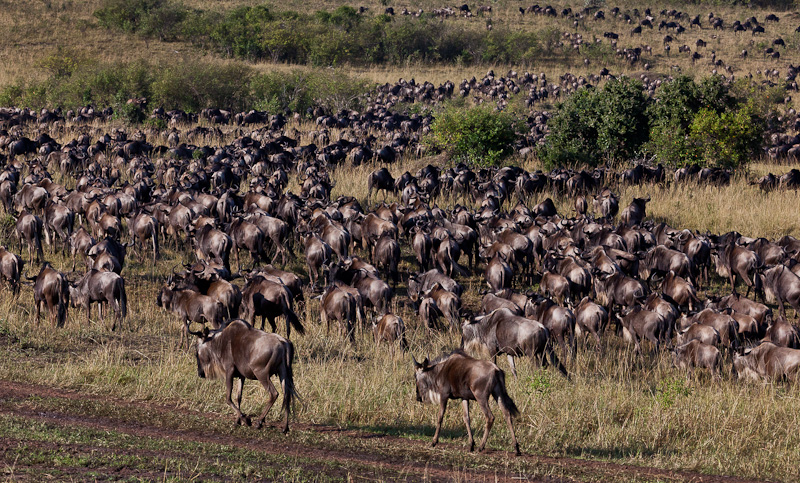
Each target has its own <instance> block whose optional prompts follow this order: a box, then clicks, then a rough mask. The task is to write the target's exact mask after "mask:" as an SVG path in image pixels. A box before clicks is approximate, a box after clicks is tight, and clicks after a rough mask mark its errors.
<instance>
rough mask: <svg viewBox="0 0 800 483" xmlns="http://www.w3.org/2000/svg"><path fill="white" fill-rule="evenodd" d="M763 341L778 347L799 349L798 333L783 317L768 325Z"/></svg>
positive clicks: (799, 335)
mask: <svg viewBox="0 0 800 483" xmlns="http://www.w3.org/2000/svg"><path fill="white" fill-rule="evenodd" d="M764 340H765V341H769V342H772V343H773V344H775V345H777V346H779V347H789V348H792V349H800V333H798V331H797V328H795V326H793V325H792V324H790V323H789V322H788V321H787V320H786V319H785V318H784V317H778V318H776V319H775V320H774V321H773V322H772V323H771V324H770V326H769V327H768V328H767V332H766V334H765V335H764Z"/></svg>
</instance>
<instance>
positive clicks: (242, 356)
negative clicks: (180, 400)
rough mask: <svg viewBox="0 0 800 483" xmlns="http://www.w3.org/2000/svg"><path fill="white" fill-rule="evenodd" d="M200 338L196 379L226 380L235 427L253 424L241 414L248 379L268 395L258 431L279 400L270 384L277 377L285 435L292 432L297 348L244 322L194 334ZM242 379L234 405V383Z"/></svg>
mask: <svg viewBox="0 0 800 483" xmlns="http://www.w3.org/2000/svg"><path fill="white" fill-rule="evenodd" d="M191 333H192V334H193V335H196V336H197V337H198V342H197V352H196V357H197V375H198V376H200V377H201V378H203V379H205V378H209V379H216V378H224V379H225V389H226V392H227V395H226V399H225V401H226V402H227V403H228V406H230V407H232V408H233V410H234V412H235V413H236V424H245V425H247V426H250V424H251V420H250V417H248V416H247V415H246V414H243V413H242V410H241V406H242V391H243V389H244V380H245V379H254V380H258V382H260V383H261V385H262V386H264V389H266V390H267V392H268V393H269V401H267V406H266V408H265V409H264V412H263V413H261V415H260V416H259V417H258V420H257V421H256V428H257V429H259V428H261V426H262V425H263V424H264V420H265V419H266V418H267V413H268V412H269V410H270V409H271V408H272V405H273V404H275V400H277V399H278V390H277V389H275V386H274V385H273V384H272V381H270V377H272V376H274V375H277V376H278V379H279V380H280V382H281V385H282V386H283V387H282V389H283V406H282V410H283V412H284V415H285V416H284V422H283V432H284V433H287V432H289V413H290V412H291V407H292V401H293V400H294V398H295V397H297V391H296V390H295V388H294V376H293V374H292V363H293V362H294V345H293V344H292V342H291V341H289V340H287V339H284V338H283V337H281V336H279V335H278V334H274V333H267V332H264V331H260V330H257V329H255V328H254V327H253V326H251V325H250V324H248V323H247V322H245V321H243V320H239V319H237V320H233V321H231V322H230V323H229V324H228V325H227V326H225V327H224V328H222V329H219V330H214V331H208V330H207V329H206V330H204V331H203V332H191ZM234 379H239V395H238V397H237V400H236V404H234V403H233V400H232V393H233V380H234Z"/></svg>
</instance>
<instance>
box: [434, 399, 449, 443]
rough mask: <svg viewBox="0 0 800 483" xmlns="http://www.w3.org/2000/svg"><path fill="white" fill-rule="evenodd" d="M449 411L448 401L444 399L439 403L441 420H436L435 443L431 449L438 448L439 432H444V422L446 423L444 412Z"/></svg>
mask: <svg viewBox="0 0 800 483" xmlns="http://www.w3.org/2000/svg"><path fill="white" fill-rule="evenodd" d="M445 411H447V399H446V398H442V400H441V401H440V402H439V418H438V419H437V420H436V432H435V433H433V442H432V443H431V447H434V446H436V443H438V442H439V432H440V431H441V430H442V421H444V412H445Z"/></svg>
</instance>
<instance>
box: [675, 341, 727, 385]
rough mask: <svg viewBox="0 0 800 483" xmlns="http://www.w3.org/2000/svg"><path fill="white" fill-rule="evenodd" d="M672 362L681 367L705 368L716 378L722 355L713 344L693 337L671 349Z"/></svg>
mask: <svg viewBox="0 0 800 483" xmlns="http://www.w3.org/2000/svg"><path fill="white" fill-rule="evenodd" d="M672 362H673V364H675V365H676V366H677V367H679V368H681V369H690V368H695V367H701V368H706V369H708V370H709V371H711V375H713V376H714V378H715V379H718V378H719V368H720V365H721V364H722V356H721V355H720V353H719V349H717V348H716V347H714V346H713V345H709V344H705V343H703V342H701V341H699V340H697V339H695V340H691V341H689V342H686V343H685V344H680V345H678V346H677V347H675V349H674V350H673V351H672Z"/></svg>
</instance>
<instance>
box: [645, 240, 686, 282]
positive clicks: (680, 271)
mask: <svg viewBox="0 0 800 483" xmlns="http://www.w3.org/2000/svg"><path fill="white" fill-rule="evenodd" d="M670 271H672V272H674V273H675V274H676V275H678V276H679V277H683V278H691V277H692V264H691V262H690V261H689V256H688V255H686V254H685V253H683V252H679V251H677V250H671V249H669V248H667V247H665V246H664V245H658V246H656V247H653V248H651V249H650V250H648V251H647V253H646V254H645V256H644V259H643V260H642V261H641V262H640V263H639V276H640V277H641V278H642V280H647V281H649V280H650V278H651V277H652V276H654V275H661V276H664V275H666V274H667V273H668V272H670Z"/></svg>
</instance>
